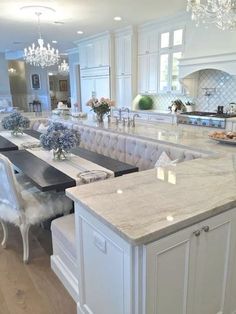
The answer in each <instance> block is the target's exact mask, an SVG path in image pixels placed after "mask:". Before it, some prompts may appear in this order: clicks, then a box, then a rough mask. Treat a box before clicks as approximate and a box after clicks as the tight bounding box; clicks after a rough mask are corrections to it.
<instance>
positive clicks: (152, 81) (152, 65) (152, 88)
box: [148, 54, 158, 94]
mask: <svg viewBox="0 0 236 314" xmlns="http://www.w3.org/2000/svg"><path fill="white" fill-rule="evenodd" d="M148 63H149V65H148V93H149V94H157V84H158V83H157V71H158V57H157V54H151V55H149V56H148Z"/></svg>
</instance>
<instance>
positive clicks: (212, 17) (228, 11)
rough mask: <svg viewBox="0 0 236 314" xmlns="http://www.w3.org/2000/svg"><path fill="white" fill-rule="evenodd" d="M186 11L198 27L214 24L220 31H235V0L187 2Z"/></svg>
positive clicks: (195, 0) (193, 0)
mask: <svg viewBox="0 0 236 314" xmlns="http://www.w3.org/2000/svg"><path fill="white" fill-rule="evenodd" d="M187 1H188V2H187V11H188V12H191V14H192V16H191V18H192V20H193V21H195V23H196V25H197V26H198V25H199V24H200V23H202V24H215V25H216V26H217V27H218V28H219V29H222V30H226V29H229V30H235V29H236V0H187Z"/></svg>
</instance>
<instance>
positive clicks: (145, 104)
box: [138, 96, 154, 110]
mask: <svg viewBox="0 0 236 314" xmlns="http://www.w3.org/2000/svg"><path fill="white" fill-rule="evenodd" d="M153 103H154V101H153V99H152V97H150V96H142V97H141V98H140V100H139V102H138V106H139V109H141V110H151V109H153Z"/></svg>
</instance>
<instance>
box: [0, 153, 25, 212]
mask: <svg viewBox="0 0 236 314" xmlns="http://www.w3.org/2000/svg"><path fill="white" fill-rule="evenodd" d="M0 181H1V188H0V204H5V205H7V206H8V208H9V209H12V210H15V211H18V212H20V211H22V209H23V200H22V197H21V193H20V190H19V187H18V183H17V181H16V179H15V175H14V171H13V168H12V164H11V162H10V161H9V159H8V158H7V157H5V156H3V155H2V154H0ZM3 214H4V213H3ZM5 214H6V216H7V214H8V213H5Z"/></svg>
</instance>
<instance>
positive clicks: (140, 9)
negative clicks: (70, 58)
mask: <svg viewBox="0 0 236 314" xmlns="http://www.w3.org/2000/svg"><path fill="white" fill-rule="evenodd" d="M27 5H41V6H48V7H51V8H53V9H55V10H56V12H55V13H52V14H45V15H43V16H42V19H41V20H42V22H41V24H42V37H43V38H44V39H45V41H47V42H48V41H51V40H57V41H58V44H53V46H55V47H57V48H59V50H60V51H65V50H66V49H69V48H73V47H74V44H73V42H74V41H76V40H78V39H80V38H82V36H84V37H86V36H89V35H92V34H96V33H99V32H103V31H107V30H114V29H115V28H121V27H124V26H127V25H131V24H132V25H137V24H140V23H143V22H146V21H151V20H157V19H159V18H162V17H166V16H172V15H175V14H178V13H180V12H183V11H184V10H185V6H186V1H185V0H167V1H164V0H41V1H37V0H31V1H27V0H25V1H23V0H0V30H1V31H0V52H5V51H15V50H21V49H22V48H24V47H25V45H28V44H31V43H32V42H33V41H36V39H37V26H36V25H37V24H36V16H35V15H34V13H33V12H27V11H22V10H20V8H21V7H23V6H27ZM114 16H121V17H122V21H121V22H115V21H114V20H113V17H114ZM55 22H59V23H55ZM78 30H82V31H83V32H84V34H83V35H78V34H77V31H78Z"/></svg>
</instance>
